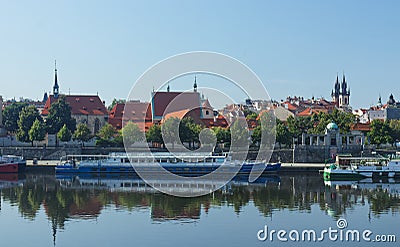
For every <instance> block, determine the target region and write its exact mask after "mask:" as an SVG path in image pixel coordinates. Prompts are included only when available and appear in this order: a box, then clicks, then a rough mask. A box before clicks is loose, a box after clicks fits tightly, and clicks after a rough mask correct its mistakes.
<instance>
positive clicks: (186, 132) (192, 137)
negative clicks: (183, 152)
mask: <svg viewBox="0 0 400 247" xmlns="http://www.w3.org/2000/svg"><path fill="white" fill-rule="evenodd" d="M203 129H204V126H203V125H200V124H196V123H195V122H194V120H193V118H191V117H185V118H183V119H182V120H181V121H180V123H179V138H180V140H181V141H182V142H187V143H189V147H191V146H193V145H194V143H196V142H197V143H198V142H199V135H200V132H201V131H202V130H203Z"/></svg>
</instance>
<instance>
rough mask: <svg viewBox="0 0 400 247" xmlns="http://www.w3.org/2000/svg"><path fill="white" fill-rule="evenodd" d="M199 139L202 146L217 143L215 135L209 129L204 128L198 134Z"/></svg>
mask: <svg viewBox="0 0 400 247" xmlns="http://www.w3.org/2000/svg"><path fill="white" fill-rule="evenodd" d="M199 141H200V143H201V144H202V145H204V146H211V145H212V146H215V144H216V143H217V137H216V135H215V133H214V131H212V130H211V129H208V128H204V129H202V130H201V132H200V134H199Z"/></svg>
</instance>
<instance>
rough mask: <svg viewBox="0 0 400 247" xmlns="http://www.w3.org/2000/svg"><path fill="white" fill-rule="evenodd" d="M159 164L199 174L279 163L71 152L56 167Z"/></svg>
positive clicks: (145, 167) (269, 168)
mask: <svg viewBox="0 0 400 247" xmlns="http://www.w3.org/2000/svg"><path fill="white" fill-rule="evenodd" d="M160 166H161V167H162V168H164V169H165V170H167V171H169V172H172V173H176V174H181V175H186V176H198V175H202V174H207V173H210V172H213V171H215V170H217V169H219V171H220V172H222V173H224V172H225V173H228V172H238V173H250V172H251V171H252V169H253V168H257V169H258V170H260V169H262V170H263V171H264V172H267V173H271V172H277V171H278V170H279V169H280V166H281V164H280V163H274V164H268V163H265V162H249V161H246V162H242V163H238V162H236V161H232V160H230V159H228V158H227V157H226V156H224V155H208V156H204V155H185V154H181V155H178V156H174V155H172V154H169V153H155V154H153V155H140V154H137V155H127V154H110V155H71V156H67V157H66V161H61V162H60V164H58V165H57V166H56V168H55V171H56V173H57V174H61V173H129V172H136V171H137V170H138V169H139V170H140V171H141V172H159V171H160Z"/></svg>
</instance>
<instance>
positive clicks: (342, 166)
mask: <svg viewBox="0 0 400 247" xmlns="http://www.w3.org/2000/svg"><path fill="white" fill-rule="evenodd" d="M363 178H372V179H373V180H380V179H389V178H393V179H400V160H388V159H384V158H353V157H346V158H341V160H340V162H336V163H335V164H331V165H329V166H327V167H325V168H324V179H325V180H360V179H363Z"/></svg>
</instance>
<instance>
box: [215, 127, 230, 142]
mask: <svg viewBox="0 0 400 247" xmlns="http://www.w3.org/2000/svg"><path fill="white" fill-rule="evenodd" d="M211 130H212V131H214V133H215V136H216V137H217V142H218V143H230V142H231V132H230V130H229V128H227V129H224V128H222V127H212V128H211Z"/></svg>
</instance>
